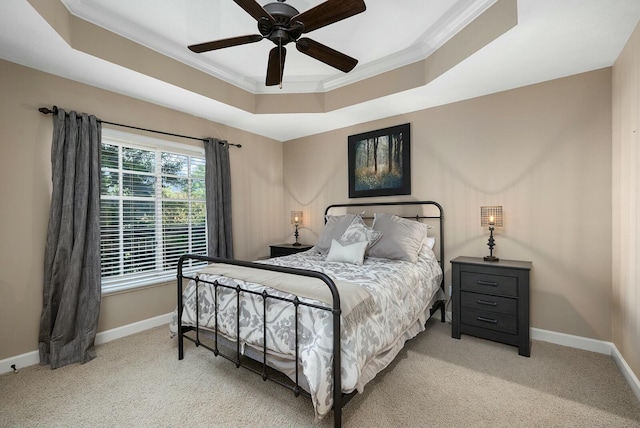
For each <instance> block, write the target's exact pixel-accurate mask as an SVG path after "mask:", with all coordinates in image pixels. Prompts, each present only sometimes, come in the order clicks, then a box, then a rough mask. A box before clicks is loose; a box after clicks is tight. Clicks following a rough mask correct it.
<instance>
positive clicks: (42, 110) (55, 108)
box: [38, 106, 58, 114]
mask: <svg viewBox="0 0 640 428" xmlns="http://www.w3.org/2000/svg"><path fill="white" fill-rule="evenodd" d="M38 111H39V112H40V113H42V114H56V113H58V107H56V106H53V110H49V109H48V108H47V107H40V108H39V109H38Z"/></svg>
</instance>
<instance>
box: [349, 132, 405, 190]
mask: <svg viewBox="0 0 640 428" xmlns="http://www.w3.org/2000/svg"><path fill="white" fill-rule="evenodd" d="M348 151H349V156H348V162H349V198H364V197H372V196H396V195H410V194H411V126H410V124H409V123H405V124H402V125H397V126H392V127H389V128H383V129H378V130H375V131H369V132H364V133H361V134H355V135H350V136H349V138H348Z"/></svg>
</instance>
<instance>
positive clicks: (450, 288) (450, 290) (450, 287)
mask: <svg viewBox="0 0 640 428" xmlns="http://www.w3.org/2000/svg"><path fill="white" fill-rule="evenodd" d="M452 294H453V289H452V286H451V284H449V297H451V295H452Z"/></svg>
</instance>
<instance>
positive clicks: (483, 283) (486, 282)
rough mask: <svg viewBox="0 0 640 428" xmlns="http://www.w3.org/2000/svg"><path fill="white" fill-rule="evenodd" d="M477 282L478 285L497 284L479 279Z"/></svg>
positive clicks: (493, 285) (494, 285)
mask: <svg viewBox="0 0 640 428" xmlns="http://www.w3.org/2000/svg"><path fill="white" fill-rule="evenodd" d="M478 284H480V285H490V286H492V287H497V286H498V283H497V282H494V281H481V280H478Z"/></svg>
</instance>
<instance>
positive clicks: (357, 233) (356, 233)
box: [340, 216, 382, 248]
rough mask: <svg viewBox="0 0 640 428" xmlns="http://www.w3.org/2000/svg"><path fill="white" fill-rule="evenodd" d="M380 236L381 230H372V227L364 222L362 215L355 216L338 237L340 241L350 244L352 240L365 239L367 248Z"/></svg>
mask: <svg viewBox="0 0 640 428" xmlns="http://www.w3.org/2000/svg"><path fill="white" fill-rule="evenodd" d="M380 238H382V232H379V231H377V230H373V228H372V227H369V226H367V225H366V224H365V223H364V220H362V217H360V216H357V217H356V218H354V219H353V221H352V222H351V224H350V225H349V227H347V230H345V231H344V233H343V234H342V236H341V237H340V243H342V244H352V243H354V242H362V241H367V242H368V243H369V248H371V247H372V246H373V245H375V244H376V242H378V241H379V240H380Z"/></svg>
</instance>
